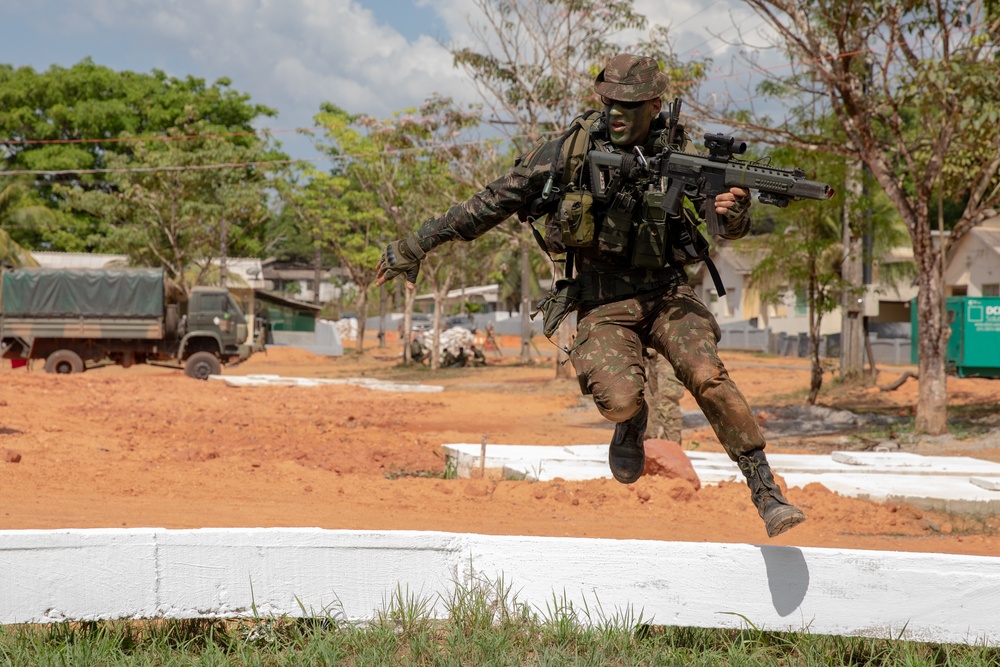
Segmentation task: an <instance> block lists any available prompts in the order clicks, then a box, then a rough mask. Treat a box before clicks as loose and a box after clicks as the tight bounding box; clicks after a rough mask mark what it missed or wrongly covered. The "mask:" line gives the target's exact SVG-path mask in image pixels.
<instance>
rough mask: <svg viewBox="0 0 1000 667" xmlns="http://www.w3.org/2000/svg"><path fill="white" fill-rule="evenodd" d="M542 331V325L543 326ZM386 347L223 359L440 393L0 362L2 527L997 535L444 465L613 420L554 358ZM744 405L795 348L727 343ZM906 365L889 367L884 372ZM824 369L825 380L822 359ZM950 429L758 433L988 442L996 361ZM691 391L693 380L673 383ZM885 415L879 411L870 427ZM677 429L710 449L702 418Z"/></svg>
mask: <svg viewBox="0 0 1000 667" xmlns="http://www.w3.org/2000/svg"><path fill="white" fill-rule="evenodd" d="M539 344H540V345H542V346H544V345H548V343H546V342H544V341H542V342H540V343H539ZM396 352H398V348H395V347H388V348H385V349H370V350H369V351H368V352H367V353H366V354H365V355H363V356H359V355H356V354H353V353H349V354H347V355H345V356H344V357H336V358H331V357H321V356H317V355H313V354H311V353H309V352H306V351H304V350H300V349H296V348H286V347H270V348H268V351H267V353H266V354H259V355H255V356H254V357H252V358H251V359H250V360H248V361H247V362H245V363H244V364H242V365H240V366H238V367H235V368H229V369H226V370H225V371H224V373H225V374H227V375H247V374H274V375H284V376H293V377H324V378H348V377H362V376H365V377H376V378H385V379H392V380H396V381H409V382H420V383H425V384H439V385H443V386H444V387H445V389H444V391H443V392H440V393H396V392H384V391H375V390H371V389H366V388H359V387H356V386H348V385H327V386H318V387H274V386H272V387H243V388H234V387H229V386H227V385H225V384H223V383H221V382H216V381H209V382H199V381H197V380H192V379H189V378H187V377H186V376H184V374H183V373H182V372H180V371H179V370H173V369H166V368H159V367H148V366H144V367H133V368H131V369H122V368H117V367H107V368H99V369H91V370H88V371H87V372H85V373H82V374H79V375H67V376H54V375H48V374H46V373H44V372H42V371H41V367H40V365H36V366H35V367H34V368H33V369H32V370H26V369H23V368H21V369H16V370H12V369H11V368H10V366H9V362H4V366H3V368H2V369H0V457H2V458H0V529H28V528H49V529H51V528H95V527H120V526H129V527H138V526H146V527H166V528H195V527H209V526H219V527H224V526H232V527H253V526H318V527H322V528H331V529H334V528H348V529H391V530H395V529H407V530H439V531H448V532H472V533H487V534H511V535H514V534H519V535H552V536H560V535H565V536H580V537H583V536H586V537H603V538H636V539H649V540H666V541H697V542H702V541H710V542H742V543H756V544H760V543H772V544H784V545H797V546H817V547H840V548H856V549H878V550H897V551H926V552H941V553H961V554H979V555H993V556H995V555H1000V519H998V518H997V517H960V516H951V515H945V514H940V513H933V512H922V511H919V510H917V509H915V508H913V507H909V506H906V505H881V504H876V503H871V502H865V501H861V500H857V499H852V498H846V497H841V496H838V495H836V494H833V493H831V492H830V491H828V490H826V489H825V488H824V487H822V486H820V485H818V484H811V485H809V486H807V487H806V488H792V489H788V497H789V499H790V500H791V501H792V502H793V503H795V504H796V505H798V506H800V507H802V508H803V509H804V511H805V512H806V515H807V517H808V520H807V521H806V522H805V523H804V524H802V525H801V526H798V527H797V528H795V529H794V530H792V531H790V532H788V533H786V534H785V535H782V536H780V537H778V538H776V539H774V540H768V538H767V536H766V534H765V532H764V528H763V525H762V523H761V522H760V520H759V519H758V517H757V515H756V510H755V509H754V507H753V505H752V504H751V502H750V500H749V495H748V492H747V489H746V487H745V485H743V484H737V483H730V484H722V485H720V486H704V487H702V488H701V489H700V490H698V491H695V490H694V489H693V487H691V486H690V485H689V484H688V483H687V482H683V481H677V480H668V479H664V478H656V477H648V476H646V477H643V478H642V479H640V480H639V482H638V483H636V484H634V485H631V486H622V485H619V484H618V483H616V482H614V481H612V480H598V481H585V482H565V481H553V482H541V483H532V482H528V481H513V480H501V479H442V478H441V473H442V471H443V469H444V460H443V458H442V454H441V445H442V444H445V443H457V442H467V443H470V442H471V443H478V442H480V441H481V439H482V438H483V437H484V436H485V437H486V438H487V441H488V442H489V443H503V444H544V445H567V444H592V443H601V442H607V441H608V440H609V438H610V436H611V432H612V431H611V425H610V424H609V423H608V422H606V421H605V420H604V419H603V418H602V417H601V416H600V415H599V413H598V412H597V410H596V408H594V407H593V405H592V403H591V402H590V400H589V398H583V397H581V396H580V395H579V390H578V387H577V385H576V382H575V381H570V380H557V379H555V373H554V369H553V365H552V362H551V361H550V360H542V359H539V361H538V362H537V363H534V364H531V365H521V364H519V363H517V354H518V352H517V350H516V349H506V350H504V351H503V352H504V356H503V357H498V356H493V355H494V353H490V355H491V356H490V357H489V361H490V365H489V366H487V367H486V368H465V369H451V370H443V371H438V372H432V371H430V370H429V369H426V368H420V369H415V368H411V369H404V368H402V367H400V366H398V363H397V359H396V358H395V357H394V356H393V355H394V354H395V353H396ZM723 358H724V359H725V360H726V362H727V366H728V367H729V370H730V373H731V375H732V377H733V379H734V380H735V381H736V383H737V384H738V385H739V386H740V387H741V388H742V390H743V391H744V393H745V394H746V395H747V398H748V399H749V401H750V403H751V405H753V406H754V407H755V408H760V409H762V410H763V411H764V414H763V415H762V416H761V420H762V423H763V426H764V429H765V434H768V432H769V430H771V429H770V426H769V414H770V412H769V411H774V410H777V409H779V408H781V407H782V406H785V405H794V404H801V403H802V400H803V397H804V395H805V389H806V387H807V384H808V365H807V362H806V361H805V360H801V359H792V358H783V357H767V356H761V355H751V354H741V353H725V354H724V355H723ZM904 370H906V369H903V368H891V369H887V370H884V371H883V372H882V373H881V374H880V375H879V378H878V383H879V384H882V385H886V384H888V383H890V382H891V381H892V380H894V379H896V378H897V377H899V376H900V374H901V373H902V372H903V371H904ZM827 383H828V384H829V385H831V386H833V383H832V381H831V378H830V377H829V376H827ZM916 396H917V381H916V380H914V379H910V380H908V381H907V382H906V383H905V384H904V385H903V386H902V387H901V388H899V389H898V390H896V391H891V392H889V391H880V390H879V389H878V388H877V387H876V388H872V389H868V390H847V389H844V388H842V387H841V388H836V389H835V390H833V391H829V392H826V393H824V395H823V396H822V399H821V402H822V403H824V404H826V405H829V406H832V407H852V408H854V409H857V410H865V411H869V412H874V413H878V414H881V415H889V416H896V417H899V418H900V420H901V422H902V423H904V424H905V421H906V418H907V417H908V416H909V415H910V414H912V411H913V408H914V406H915V403H916ZM949 396H950V404H951V406H952V410H951V411H952V413H953V414H954V415H955V416H956V417H958V418H961V419H962V421H961V422H956V425H955V428H954V429H953V431H954V432H953V435H951V436H947V437H938V438H923V439H916V438H914V437H912V436H911V435H907V431H906V429H905V428H904V427H902V426H891V425H890V426H881V427H878V428H877V429H874V430H873V429H872V428H868V429H867V430H863V431H860V432H859V431H856V432H838V433H833V434H825V435H820V436H796V435H794V434H792V435H787V434H786V435H784V436H782V437H770V436H769V444H768V450H769V451H771V452H788V453H817V452H829V451H832V450H835V449H865V448H869V449H870V448H871V447H873V446H874V445H876V444H878V443H881V442H883V441H884V440H885V439H887V438H891V439H893V441H894V442H897V443H899V444H900V446H901V447H902V448H903V449H904V450H907V451H914V452H917V453H921V454H940V455H962V456H974V457H977V458H983V459H988V460H992V461H1000V420H998V418H997V417H996V416H995V415H996V413H997V409H996V408H997V406H998V404H1000V380H986V379H957V378H950V379H949ZM682 407H684V408H685V409H689V410H692V409H695V408H696V406H695V405H694V403H693V401H692V399H691V397H690V396H685V398H684V401H683V402H682ZM879 429H881V430H879ZM684 447H685V448H687V449H693V448H700V449H702V450H703V451H722V449H721V447H720V446H719V444H718V441H717V440H716V439H715V437H714V435H713V434H712V432H711V430H710V429H708V428H693V429H688V430H686V431H685V433H684Z"/></svg>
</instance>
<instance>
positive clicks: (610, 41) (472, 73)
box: [452, 0, 704, 377]
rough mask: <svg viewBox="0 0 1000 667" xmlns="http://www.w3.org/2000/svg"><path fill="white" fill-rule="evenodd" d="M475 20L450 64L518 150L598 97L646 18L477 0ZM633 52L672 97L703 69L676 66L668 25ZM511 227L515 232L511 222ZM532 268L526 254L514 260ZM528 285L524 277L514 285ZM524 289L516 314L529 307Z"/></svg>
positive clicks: (559, 268)
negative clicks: (614, 59) (607, 69)
mask: <svg viewBox="0 0 1000 667" xmlns="http://www.w3.org/2000/svg"><path fill="white" fill-rule="evenodd" d="M473 4H474V5H475V7H476V9H477V10H478V13H479V15H480V16H481V20H479V21H478V22H477V21H474V20H473V19H470V26H471V27H472V29H473V32H474V33H475V35H476V37H477V38H478V40H479V43H478V44H477V48H472V47H455V48H453V49H452V55H453V56H454V59H455V63H456V65H458V66H460V67H462V68H463V69H464V70H465V71H466V73H467V74H468V75H469V77H470V78H471V79H472V81H473V83H474V84H475V86H476V88H477V90H478V91H479V94H480V96H481V97H482V98H483V100H484V102H485V103H486V106H487V107H489V108H492V109H493V112H494V114H495V117H494V118H492V119H489V122H492V123H496V124H497V125H498V126H499V127H500V128H501V130H502V131H503V132H504V133H505V134H506V135H507V136H508V138H510V139H511V140H512V144H513V148H514V150H515V151H516V153H517V154H523V153H525V152H526V151H527V150H528V148H529V147H530V146H531V145H532V144H534V143H535V142H537V141H538V140H539V139H542V138H551V137H552V136H553V133H556V132H560V131H561V130H562V129H563V128H565V127H566V126H567V125H568V124H569V122H570V120H572V118H573V117H574V116H576V115H578V114H579V113H581V112H582V111H583V110H584V109H586V108H587V107H588V106H594V104H593V103H595V102H596V100H595V98H594V92H593V83H594V77H595V76H596V75H597V73H598V72H599V71H600V69H601V68H602V67H603V65H604V62H605V61H607V60H608V59H609V58H610V57H611V56H612V55H614V54H615V53H617V52H619V51H620V50H621V49H622V45H621V44H619V43H617V42H616V41H615V40H616V39H620V38H621V37H622V35H623V34H624V33H625V32H627V31H633V32H635V31H640V30H642V29H645V28H646V26H647V23H648V21H647V19H646V17H644V16H643V15H641V14H639V13H638V12H636V11H635V9H634V7H633V2H632V0H615V1H612V2H599V1H597V0H545V1H543V2H539V1H537V0H475V2H474V3H473ZM626 48H634V50H636V51H638V52H641V53H645V54H646V55H650V56H653V57H655V58H657V59H658V60H659V61H660V64H661V66H663V67H664V69H665V70H666V71H667V72H668V73H669V74H670V75H671V76H670V79H671V81H672V89H671V90H670V91H668V93H669V94H670V95H681V94H684V93H685V92H686V91H687V90H688V89H689V88H693V87H694V86H695V85H696V82H697V81H698V80H700V78H701V77H702V76H703V73H704V63H703V62H692V63H690V64H683V63H681V62H680V61H679V60H678V59H677V58H676V57H675V56H673V55H672V53H671V49H670V48H669V42H668V40H667V31H666V29H664V28H662V27H659V26H654V27H653V29H652V30H651V31H650V33H649V39H648V40H646V41H643V42H641V43H640V44H634V45H631V46H630V47H626ZM514 229H519V228H517V227H515V228H514ZM518 236H519V239H518V244H519V246H520V247H522V248H523V249H525V250H526V249H528V248H530V247H531V246H532V245H533V240H532V239H531V236H530V234H529V233H528V230H526V229H523V227H522V228H520V233H519V234H518ZM519 264H520V265H521V266H522V267H526V266H530V264H531V262H530V260H529V258H524V259H523V260H521V261H520V262H519ZM551 270H552V273H553V282H554V281H555V279H556V278H560V277H562V276H563V275H564V272H563V263H562V262H555V263H553V264H552V266H551ZM531 282H532V279H531V278H528V277H527V276H525V277H522V279H521V280H520V284H522V285H525V286H526V285H528V284H530V283H531ZM529 301H530V299H529V297H528V292H527V291H525V292H524V293H523V294H522V299H521V302H522V303H521V311H522V318H526V317H527V312H525V311H527V310H528V309H529V305H528V304H529ZM524 322H525V325H526V326H525V327H524V328H523V331H522V345H521V349H522V355H521V356H522V360H523V361H527V360H528V358H529V344H528V340H529V338H530V335H531V330H530V328H529V326H528V324H527V321H526V320H524ZM558 336H559V346H560V347H561V348H567V347H568V346H569V341H570V332H569V323H568V321H567V322H564V323H563V326H561V327H560V330H559V334H558ZM565 362H566V356H565V355H564V354H562V353H560V354H559V355H558V357H557V359H556V365H555V368H556V375H557V376H559V377H571V376H572V369H571V367H570V366H569V365H568V364H566V363H565Z"/></svg>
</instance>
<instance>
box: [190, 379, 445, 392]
mask: <svg viewBox="0 0 1000 667" xmlns="http://www.w3.org/2000/svg"><path fill="white" fill-rule="evenodd" d="M208 379H209V380H221V381H222V382H225V383H226V384H227V385H228V386H230V387H319V386H322V385H330V384H337V385H350V386H356V387H364V388H366V389H374V390H376V391H397V392H418V393H436V392H440V391H444V387H442V386H440V385H431V384H409V383H404V382H389V381H387V380H379V379H376V378H297V377H284V376H280V375H210V376H209V377H208Z"/></svg>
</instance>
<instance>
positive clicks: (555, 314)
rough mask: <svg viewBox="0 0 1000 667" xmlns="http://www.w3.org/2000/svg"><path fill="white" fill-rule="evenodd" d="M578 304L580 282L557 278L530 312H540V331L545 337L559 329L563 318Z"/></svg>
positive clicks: (533, 316)
mask: <svg viewBox="0 0 1000 667" xmlns="http://www.w3.org/2000/svg"><path fill="white" fill-rule="evenodd" d="M579 306H580V283H579V282H578V281H577V280H573V279H565V280H557V281H556V285H555V289H553V290H552V291H551V292H549V294H548V296H546V297H545V298H544V299H542V300H541V301H540V302H539V303H538V310H536V311H535V312H534V313H532V314H531V319H535V315H537V314H538V313H541V314H542V333H543V334H545V337H546V338H551V337H552V335H553V334H554V333H555V332H556V330H558V329H559V325H560V324H562V322H563V320H564V319H566V317H567V316H568V315H569V314H570V313H572V312H573V311H574V310H576V309H577V308H578V307H579Z"/></svg>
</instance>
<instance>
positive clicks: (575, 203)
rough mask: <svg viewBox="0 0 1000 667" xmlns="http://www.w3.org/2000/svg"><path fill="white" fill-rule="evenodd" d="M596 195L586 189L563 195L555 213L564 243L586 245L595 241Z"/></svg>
mask: <svg viewBox="0 0 1000 667" xmlns="http://www.w3.org/2000/svg"><path fill="white" fill-rule="evenodd" d="M593 206H594V197H593V195H591V194H590V193H589V192H587V191H586V190H576V189H573V190H570V191H568V192H567V193H566V194H564V195H563V197H562V200H561V201H560V202H559V208H558V209H557V210H556V213H555V218H556V219H555V223H556V225H555V226H557V227H558V228H559V230H560V233H561V237H562V238H561V241H562V243H563V245H566V246H573V247H578V248H579V247H586V246H590V245H593V243H594V211H593Z"/></svg>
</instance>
